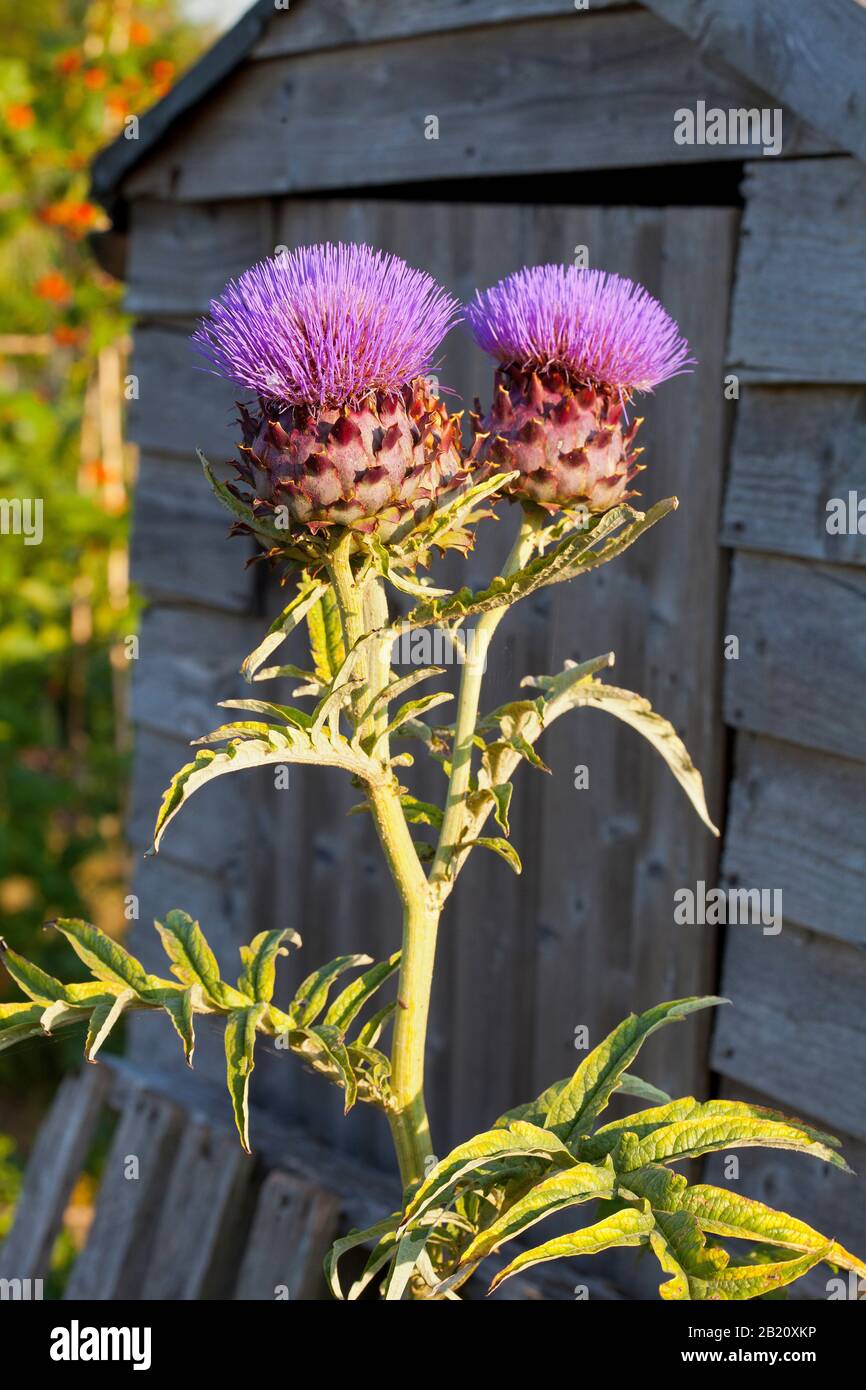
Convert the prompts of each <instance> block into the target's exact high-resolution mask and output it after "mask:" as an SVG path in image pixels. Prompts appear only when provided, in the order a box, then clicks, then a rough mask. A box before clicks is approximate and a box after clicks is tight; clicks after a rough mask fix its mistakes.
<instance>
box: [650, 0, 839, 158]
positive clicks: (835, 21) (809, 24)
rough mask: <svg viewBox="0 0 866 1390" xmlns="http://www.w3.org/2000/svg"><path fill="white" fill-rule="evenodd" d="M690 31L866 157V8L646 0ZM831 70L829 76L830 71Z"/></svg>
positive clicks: (830, 1) (834, 2)
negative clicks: (865, 93) (865, 75)
mask: <svg viewBox="0 0 866 1390" xmlns="http://www.w3.org/2000/svg"><path fill="white" fill-rule="evenodd" d="M644 3H645V4H646V6H647V8H648V9H650V10H653V11H654V12H655V13H656V14H657V15H660V16H661V18H662V19H666V20H669V22H670V23H671V24H676V25H677V26H678V27H679V28H680V29H683V30H684V31H685V33H687V34H688V35H689V37H690V38H691V39H693V40H694V41H695V42H696V43H697V44H698V46H699V48H700V50H701V52H702V53H704V54H706V55H707V56H708V57H715V58H721V59H722V60H724V61H725V62H726V63H730V65H731V67H733V68H736V69H737V70H738V71H739V72H742V73H744V74H745V75H746V76H748V77H750V78H751V79H752V81H753V82H757V83H759V84H760V85H761V86H762V87H764V88H765V89H766V90H767V91H768V92H772V94H773V96H775V97H777V98H778V99H779V100H780V101H784V102H785V103H786V104H787V105H789V106H790V107H791V109H792V110H794V111H796V112H797V113H798V114H799V115H800V116H803V117H804V118H805V119H806V120H809V121H812V122H813V123H814V124H815V125H816V126H817V127H818V129H819V130H823V131H826V133H827V134H828V135H829V136H831V137H832V138H833V139H834V140H836V141H838V143H839V144H840V145H841V146H842V147H843V148H844V149H846V150H850V151H851V153H852V154H856V155H859V156H860V158H861V159H866V103H864V99H863V60H864V54H866V13H864V10H863V9H862V8H861V6H860V5H859V4H852V3H851V0H821V4H820V5H814V4H812V5H797V4H794V5H792V4H791V3H790V0H761V3H760V4H755V3H754V0H644ZM830 73H832V81H828V74H830Z"/></svg>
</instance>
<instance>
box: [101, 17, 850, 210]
mask: <svg viewBox="0 0 866 1390" xmlns="http://www.w3.org/2000/svg"><path fill="white" fill-rule="evenodd" d="M624 3H625V0H595V3H594V5H593V8H594V9H601V8H614V9H615V8H618V7H619V6H620V5H622V4H624ZM643 7H644V8H646V9H648V10H651V11H653V12H654V13H655V14H656V15H658V16H659V17H660V18H662V19H664V20H666V21H668V22H669V23H670V24H672V25H674V26H675V27H676V28H678V29H680V30H682V31H683V32H684V33H685V34H687V35H688V36H689V38H690V39H692V40H693V41H694V43H695V44H696V46H697V48H698V49H699V50H700V52H701V53H703V54H705V55H707V56H708V57H710V58H711V59H713V60H714V61H715V62H716V63H717V64H718V63H719V62H722V63H724V64H726V65H728V66H729V67H730V68H733V69H734V70H736V71H737V72H739V73H741V74H742V75H743V76H744V77H746V78H748V79H749V80H750V81H751V82H754V83H757V84H758V85H759V86H760V87H762V88H763V89H764V90H765V91H766V92H767V94H768V95H769V96H770V97H772V98H774V99H775V100H777V101H779V102H783V103H784V104H785V105H786V106H787V107H788V108H789V109H790V110H792V111H793V112H795V113H796V114H797V115H798V116H801V117H803V118H804V119H805V120H806V121H808V122H809V123H810V124H811V125H813V126H815V127H816V128H817V129H818V130H819V131H821V132H823V134H825V135H827V136H829V137H830V138H831V139H832V140H833V141H834V142H835V143H836V144H838V145H839V146H840V147H841V148H842V149H844V150H846V151H848V152H849V153H851V154H854V155H856V156H857V157H858V158H860V159H862V160H864V161H866V103H864V97H863V90H862V74H863V67H864V63H866V0H822V3H821V5H820V6H819V5H793V4H791V3H790V0H761V3H760V4H755V0H644V4H643ZM423 11H424V14H423V15H422V14H421V12H420V11H419V12H418V13H415V14H413V12H412V6H411V5H408V6H407V4H406V0H377V5H376V8H375V10H372V9H367V10H366V11H364V12H363V17H362V11H361V9H360V5H359V0H318V3H317V4H316V5H315V6H313V4H312V0H300V2H299V3H295V4H293V5H292V6H291V8H289V9H285V10H283V9H279V10H276V9H275V6H274V0H257V3H255V4H253V5H252V6H251V8H250V9H249V10H248V11H247V12H246V13H245V14H244V15H243V16H242V17H241V19H240V20H239V21H238V23H237V24H236V25H235V26H234V27H233V28H232V29H231V30H229V32H228V33H226V34H224V35H223V37H222V38H221V39H219V41H218V42H217V43H215V44H214V45H213V46H212V47H211V48H210V49H209V50H208V51H207V52H206V53H205V54H204V55H203V57H202V58H200V59H199V61H198V62H197V63H196V64H195V65H194V66H193V67H192V68H191V69H190V70H189V71H188V72H187V73H186V74H185V75H184V76H183V77H182V78H181V79H180V81H179V82H178V83H177V84H176V85H175V86H174V87H172V89H171V90H170V91H169V92H168V93H167V94H166V96H165V97H163V98H162V100H161V101H159V102H157V104H156V105H155V106H153V107H152V108H151V109H150V110H149V111H147V112H146V113H145V114H144V115H143V116H142V117H141V120H140V125H139V138H138V139H137V140H129V139H127V138H125V137H124V136H122V135H121V136H119V137H118V138H117V139H115V140H114V141H113V142H112V144H110V145H108V146H107V147H106V148H105V149H104V150H102V151H101V152H100V154H99V155H98V156H97V157H96V159H95V161H94V163H93V167H92V186H93V192H94V195H95V196H96V197H97V198H98V199H99V200H100V201H101V202H103V203H104V204H105V205H106V206H111V205H112V204H113V203H114V202H115V201H116V200H117V198H118V195H119V194H120V193H121V190H122V185H123V182H124V180H125V179H126V177H127V176H128V175H129V174H130V173H131V171H132V170H133V169H134V168H135V167H136V166H137V165H138V164H139V163H140V162H141V160H142V159H143V158H144V157H145V156H146V155H148V154H150V153H151V152H152V151H153V150H154V149H155V148H156V147H157V146H158V145H159V144H160V142H161V141H162V140H163V139H164V137H165V136H166V135H167V134H168V133H169V131H171V130H173V129H174V128H175V127H176V125H177V124H178V122H180V121H181V119H182V118H183V117H184V115H186V114H187V113H188V112H189V111H191V110H192V109H193V108H194V107H196V106H198V105H199V104H200V103H202V102H203V101H205V100H206V99H207V98H208V97H209V96H210V95H211V93H214V92H215V90H216V89H218V87H219V85H220V83H221V82H222V81H223V80H224V79H225V78H226V77H228V76H229V75H230V74H231V73H232V72H233V71H234V70H235V69H236V68H237V67H238V66H239V65H240V64H241V63H242V62H243V60H244V58H245V57H246V56H247V54H249V53H250V52H251V51H252V50H253V49H254V48H256V46H257V45H259V43H260V41H263V40H264V41H265V47H264V53H265V54H267V53H268V52H269V51H271V52H273V53H274V54H286V53H292V52H295V51H299V50H300V51H303V50H305V49H306V50H311V49H313V48H315V47H316V46H318V45H317V43H316V35H317V34H319V35H320V36H321V35H322V34H324V33H325V32H327V33H328V46H331V45H333V43H334V42H335V40H336V42H337V43H338V44H357V43H363V42H364V41H367V40H373V39H376V40H380V39H387V38H398V37H403V36H405V35H406V34H408V33H415V34H417V33H421V32H432V31H435V30H443V29H444V30H447V29H451V28H454V29H457V28H463V27H466V26H467V25H470V24H484V23H485V22H491V21H496V22H501V21H502V20H507V19H512V20H519V19H529V18H539V17H542V16H546V15H555V14H567V13H573V12H574V3H573V0H460V3H459V4H458V3H456V0H445V2H444V3H442V4H439V5H437V6H436V7H431V6H424V7H423ZM289 25H292V26H293V28H292V30H291V31H290V30H289V29H288V26H289ZM296 37H297V40H298V43H297V47H296V46H295V38H296Z"/></svg>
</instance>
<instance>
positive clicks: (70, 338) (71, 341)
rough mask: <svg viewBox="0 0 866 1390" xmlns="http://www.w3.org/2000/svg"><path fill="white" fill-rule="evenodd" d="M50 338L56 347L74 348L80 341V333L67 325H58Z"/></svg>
mask: <svg viewBox="0 0 866 1390" xmlns="http://www.w3.org/2000/svg"><path fill="white" fill-rule="evenodd" d="M51 336H52V338H53V339H54V341H55V343H56V344H57V346H58V347H75V344H76V343H78V342H79V341H80V340H81V331H80V329H78V328H71V327H70V325H69V324H68V323H59V324H58V325H57V327H56V328H55V330H54V332H53V333H52V335H51Z"/></svg>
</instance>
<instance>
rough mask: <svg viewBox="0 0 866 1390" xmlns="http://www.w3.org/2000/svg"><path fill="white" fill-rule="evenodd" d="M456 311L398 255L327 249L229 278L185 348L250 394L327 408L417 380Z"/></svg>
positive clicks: (302, 250) (274, 260) (288, 256)
mask: <svg viewBox="0 0 866 1390" xmlns="http://www.w3.org/2000/svg"><path fill="white" fill-rule="evenodd" d="M458 308H459V305H458V303H457V301H456V300H455V299H453V298H452V296H451V295H449V294H447V293H446V291H445V290H443V289H442V287H441V286H440V285H438V284H437V282H436V281H435V280H434V279H433V278H432V276H430V275H427V274H426V273H425V272H424V271H421V270H413V269H412V268H411V267H410V266H408V265H407V264H406V262H405V261H403V260H401V259H400V257H399V256H391V255H386V254H385V253H384V252H382V251H374V250H373V249H372V248H371V247H369V246H364V245H355V244H349V245H344V244H343V243H342V242H341V243H340V244H339V245H336V246H335V245H333V244H332V243H330V242H328V243H325V244H323V245H317V246H302V247H299V248H298V249H296V250H295V251H292V252H291V253H282V254H280V255H277V256H273V257H270V258H269V259H267V260H264V261H260V262H259V263H258V264H257V265H254V266H252V267H251V268H250V269H249V270H247V271H245V272H244V274H243V275H241V276H240V277H239V278H238V279H237V280H230V281H229V283H228V284H227V285H226V287H225V289H224V290H223V292H222V294H221V295H220V296H219V297H218V298H217V299H213V300H211V304H210V310H209V313H208V316H207V318H204V319H202V320H201V322H200V323H199V326H198V328H197V329H196V331H195V333H194V334H193V339H192V341H193V346H194V347H195V350H196V351H197V352H199V353H201V354H202V356H203V357H206V358H207V359H208V361H209V362H210V363H211V366H212V367H213V369H214V371H215V372H216V373H217V374H218V375H220V376H224V377H227V378H228V380H229V381H233V382H235V383H236V385H238V386H243V387H246V388H248V389H249V390H250V391H255V392H256V393H257V394H258V395H259V396H263V397H265V398H267V399H270V400H275V401H281V402H285V403H287V404H290V405H301V404H306V405H310V406H315V407H333V406H339V405H343V404H344V403H346V402H349V401H352V402H356V401H358V400H359V399H361V397H363V396H365V395H367V394H368V393H369V392H370V391H374V390H379V391H388V392H394V391H398V390H399V389H400V388H401V387H402V386H404V385H405V384H406V383H407V382H409V381H412V380H413V379H414V378H415V377H418V376H422V375H423V374H424V373H425V372H426V371H427V370H428V369H429V367H430V364H431V362H432V360H433V356H434V354H435V352H436V350H437V349H438V347H439V345H440V343H441V341H442V339H443V338H444V336H445V334H446V333H447V331H448V329H449V328H451V327H452V325H453V324H454V323H455V322H457V320H458V318H459V314H458V312H457V311H458Z"/></svg>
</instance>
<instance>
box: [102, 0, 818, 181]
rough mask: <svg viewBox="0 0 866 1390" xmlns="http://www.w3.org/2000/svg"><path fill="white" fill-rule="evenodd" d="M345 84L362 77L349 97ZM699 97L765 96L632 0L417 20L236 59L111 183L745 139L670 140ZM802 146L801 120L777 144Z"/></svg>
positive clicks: (470, 163) (714, 101) (647, 158)
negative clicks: (491, 23) (411, 27)
mask: <svg viewBox="0 0 866 1390" xmlns="http://www.w3.org/2000/svg"><path fill="white" fill-rule="evenodd" d="M479 52H483V54H484V61H483V62H481V63H479V61H478V54H479ZM265 91H266V92H267V100H263V99H262V94H263V92H265ZM347 92H355V93H358V92H363V93H364V102H363V107H362V108H359V106H358V103H357V102H356V101H354V100H352V101H347V100H346V93H347ZM698 100H702V101H705V102H706V103H707V106H710V107H711V106H721V107H724V108H729V107H740V106H746V107H753V106H761V105H763V104H765V103H766V98H765V97H764V94H763V93H759V92H758V91H757V90H756V89H754V88H753V87H751V86H750V84H748V83H746V82H743V81H741V80H740V79H739V78H738V77H737V76H735V75H733V74H731V73H730V72H729V71H728V70H724V71H717V70H716V69H715V68H710V67H707V66H706V64H705V63H703V61H702V60H701V59H700V57H699V55H698V53H697V50H696V48H695V46H694V44H692V43H691V41H690V40H689V39H687V38H685V36H684V35H682V34H680V33H679V32H678V31H677V30H676V29H673V28H672V27H671V26H670V25H668V24H666V23H665V22H664V21H663V20H659V19H657V18H656V17H655V16H654V15H650V14H648V13H647V12H646V11H644V10H639V9H635V10H627V11H624V12H614V13H608V14H593V13H589V14H585V15H580V16H577V17H575V16H574V15H569V16H563V17H558V18H557V17H554V18H546V19H538V20H531V21H527V22H526V23H524V24H521V25H520V28H519V30H514V29H511V28H509V27H507V26H500V27H494V28H488V29H483V30H482V29H476V30H471V29H470V30H465V31H464V33H463V36H462V37H461V41H460V42H459V43H455V42H454V40H453V39H452V38H451V36H450V35H447V34H445V35H431V36H427V37H423V38H409V39H399V40H395V41H393V42H388V43H382V44H370V45H365V46H363V47H357V48H352V47H349V48H343V49H340V50H339V51H336V52H320V53H311V54H305V55H301V56H299V57H288V58H275V59H273V60H271V61H270V62H269V63H268V64H267V66H265V65H264V64H263V63H257V62H250V63H246V64H243V65H242V66H241V67H240V68H239V69H238V70H237V71H236V72H235V73H233V74H232V76H231V77H230V78H229V79H228V81H227V82H226V83H225V84H224V85H223V86H222V87H221V89H220V94H219V101H206V102H204V103H203V104H202V105H201V106H199V107H198V108H197V109H196V110H193V111H192V112H191V113H190V114H189V116H188V118H187V119H186V120H185V121H184V122H183V123H182V125H181V124H180V123H178V125H177V126H176V127H175V129H174V130H173V131H172V132H171V133H170V134H169V135H168V136H167V137H166V138H165V139H164V140H163V141H162V142H160V144H159V146H158V147H157V148H156V149H155V150H154V151H152V152H151V153H150V154H148V155H146V156H145V158H144V159H143V160H142V162H141V163H140V164H139V165H138V167H137V168H136V169H134V170H133V171H132V173H131V174H130V176H129V177H128V179H127V180H126V182H125V185H124V191H125V194H126V195H127V196H128V197H130V198H138V197H142V196H147V197H158V198H177V199H182V200H189V199H192V200H195V199H218V198H243V197H251V196H259V195H267V194H289V193H292V192H300V191H312V190H315V189H317V188H328V187H330V188H334V187H358V186H370V185H377V184H379V185H381V184H387V183H399V182H402V181H406V180H413V181H417V180H423V179H436V178H449V179H451V178H473V177H478V176H481V175H486V174H517V173H533V174H537V173H541V172H544V171H553V170H569V171H572V170H575V169H578V168H580V169H598V168H622V167H628V166H636V165H655V164H659V163H680V162H684V163H690V162H695V161H698V160H700V161H703V160H706V158H707V157H708V155H710V154H712V155H714V156H716V157H718V158H722V159H742V158H747V157H749V156H750V155H752V154H753V153H754V145H751V144H745V145H738V144H730V145H698V144H680V143H677V142H676V140H675V139H674V132H675V129H676V120H675V112H676V111H677V110H678V109H680V108H681V107H683V106H694V105H695V103H696V102H697V101H698ZM431 116H432V117H435V118H436V119H437V120H438V122H439V125H438V132H437V133H438V138H430V126H429V118H430V117H431ZM554 131H555V132H556V134H555V138H552V132H554ZM815 148H816V142H815V140H814V138H813V137H812V136H811V135H810V134H809V133H808V132H804V133H803V134H802V135H800V136H799V138H798V136H797V135H794V136H793V137H792V141H791V145H790V146H789V149H788V153H794V152H799V153H803V152H804V151H808V150H814V149H815ZM817 148H819V149H825V148H826V142H822V141H818V142H817ZM251 151H255V157H254V158H251V157H250V152H251Z"/></svg>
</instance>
